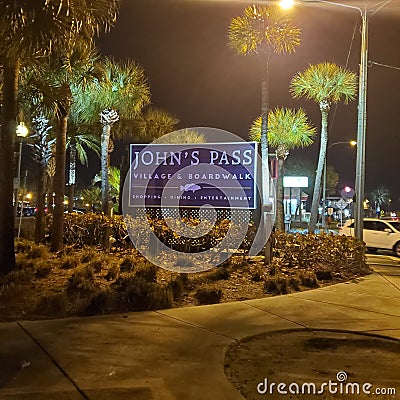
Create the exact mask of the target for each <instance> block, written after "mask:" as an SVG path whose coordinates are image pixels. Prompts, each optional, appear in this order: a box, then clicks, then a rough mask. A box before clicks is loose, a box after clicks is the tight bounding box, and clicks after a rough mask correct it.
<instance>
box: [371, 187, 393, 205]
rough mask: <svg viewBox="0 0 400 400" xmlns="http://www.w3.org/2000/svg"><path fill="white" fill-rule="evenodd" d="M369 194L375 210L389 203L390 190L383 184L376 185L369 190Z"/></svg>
mask: <svg viewBox="0 0 400 400" xmlns="http://www.w3.org/2000/svg"><path fill="white" fill-rule="evenodd" d="M370 196H371V199H372V201H373V202H374V206H375V210H378V209H381V210H382V209H383V207H384V206H387V205H389V203H390V190H389V189H388V188H387V187H385V186H379V187H377V188H376V189H375V190H373V191H372V192H371V195H370ZM378 206H379V208H378Z"/></svg>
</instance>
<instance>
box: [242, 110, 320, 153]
mask: <svg viewBox="0 0 400 400" xmlns="http://www.w3.org/2000/svg"><path fill="white" fill-rule="evenodd" d="M315 133H316V129H315V127H313V126H311V124H310V123H309V122H308V118H307V114H306V113H305V111H304V110H303V109H298V110H293V109H289V108H276V109H275V110H273V111H270V112H269V114H268V143H269V144H270V145H271V147H274V148H278V147H283V148H285V149H286V150H291V149H293V148H295V147H307V146H310V145H311V144H312V143H313V138H314V136H315ZM249 137H250V139H251V140H254V141H258V142H259V141H260V140H261V117H258V118H256V119H255V121H254V122H253V124H252V125H251V127H250V131H249Z"/></svg>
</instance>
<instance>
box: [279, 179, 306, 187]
mask: <svg viewBox="0 0 400 400" xmlns="http://www.w3.org/2000/svg"><path fill="white" fill-rule="evenodd" d="M283 187H296V188H300V187H308V176H284V177H283Z"/></svg>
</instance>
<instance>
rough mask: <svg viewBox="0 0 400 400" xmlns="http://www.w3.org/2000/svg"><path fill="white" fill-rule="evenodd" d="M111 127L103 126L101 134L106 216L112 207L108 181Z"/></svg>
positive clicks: (102, 196)
mask: <svg viewBox="0 0 400 400" xmlns="http://www.w3.org/2000/svg"><path fill="white" fill-rule="evenodd" d="M110 132H111V126H110V125H103V131H102V133H101V208H102V211H103V213H104V215H109V213H110V211H109V209H110V205H109V197H110V184H109V181H108V170H109V168H110V165H109V160H110V159H109V153H108V148H109V145H110Z"/></svg>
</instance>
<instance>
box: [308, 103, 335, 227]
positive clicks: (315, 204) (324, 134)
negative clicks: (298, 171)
mask: <svg viewBox="0 0 400 400" xmlns="http://www.w3.org/2000/svg"><path fill="white" fill-rule="evenodd" d="M319 108H320V110H321V144H320V149H319V157H318V166H317V172H316V174H315V183H314V193H313V199H312V203H311V216H310V223H309V226H308V231H309V232H314V231H315V229H316V227H317V220H318V208H319V202H320V198H321V182H322V173H323V170H324V163H325V157H326V149H327V147H328V115H329V109H330V106H329V103H328V102H326V101H325V102H321V103H320V105H319Z"/></svg>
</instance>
